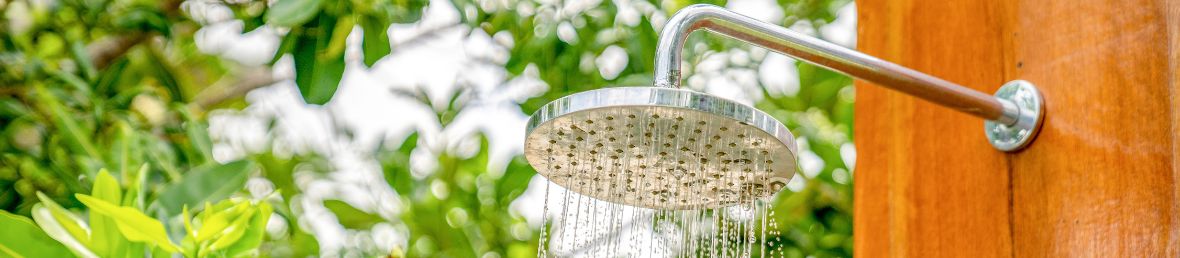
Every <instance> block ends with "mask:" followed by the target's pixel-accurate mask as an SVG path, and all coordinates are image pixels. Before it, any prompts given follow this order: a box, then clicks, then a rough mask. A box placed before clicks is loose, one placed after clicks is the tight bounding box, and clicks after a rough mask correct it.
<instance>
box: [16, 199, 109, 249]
mask: <svg viewBox="0 0 1180 258" xmlns="http://www.w3.org/2000/svg"><path fill="white" fill-rule="evenodd" d="M38 194H40V192H38ZM45 204H46V203H38V204H34V205H33V212H32V213H33V214H32V215H33V221H36V222H37V225H39V226H41V229H42V230H44V231H45V234H47V235H49V237H51V238H53V239H54V240H57V242H59V243H61V244H62V245H64V246H65V247H67V248H69V249H70V251H71V252H73V253H74V255H76V256H78V257H88V258H89V257H98V255H95V254H94V252H91V251H90V249H88V248H86V242H83V241H86V240H89V239H90V236H88V235H87V234H86V230H85V229H83V228H82V227H80V226H79V225H78V223H80V221H81V219H78V218H76V217H75V216H74V215H73V214H72V213H62V212H61V211H58V210H55V209H54V208H46V206H48V205H45ZM54 205H56V204H54ZM60 208H61V207H57V209H60Z"/></svg>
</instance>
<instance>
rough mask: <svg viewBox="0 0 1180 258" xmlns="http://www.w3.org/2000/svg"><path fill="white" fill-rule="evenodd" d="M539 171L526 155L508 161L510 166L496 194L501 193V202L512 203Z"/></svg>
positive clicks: (500, 181) (497, 187)
mask: <svg viewBox="0 0 1180 258" xmlns="http://www.w3.org/2000/svg"><path fill="white" fill-rule="evenodd" d="M536 174H537V171H536V170H533V166H531V165H529V163H528V161H526V160H525V159H524V157H520V156H517V157H515V158H513V159H512V161H511V162H510V163H508V168H507V169H506V170H505V171H504V176H503V177H501V178H500V180H498V181H499V185H497V186H496V194H497V195H499V196H498V197H497V199H498V200H499V201H500V203H511V202H512V200H515V199H516V197H519V196H520V195H521V194H523V193H524V191H525V189H527V188H528V186H529V181H530V180H531V179H532V178H533V175H536Z"/></svg>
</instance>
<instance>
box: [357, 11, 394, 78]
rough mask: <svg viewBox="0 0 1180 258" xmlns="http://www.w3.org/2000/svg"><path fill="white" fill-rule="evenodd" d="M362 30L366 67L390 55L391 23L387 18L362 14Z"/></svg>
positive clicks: (362, 46) (362, 45)
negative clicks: (389, 32) (389, 31)
mask: <svg viewBox="0 0 1180 258" xmlns="http://www.w3.org/2000/svg"><path fill="white" fill-rule="evenodd" d="M359 19H360V24H361V31H362V33H364V34H363V36H364V37H363V38H362V39H361V48H362V49H363V50H364V62H365V66H366V67H372V66H373V64H376V63H377V61H378V60H381V58H382V57H385V56H386V55H389V52H390V49H389V34H388V33H386V32H387V31H388V30H389V23H388V22H386V21H385V20H383V19H381V18H378V17H373V16H369V15H362V16H360V18H359Z"/></svg>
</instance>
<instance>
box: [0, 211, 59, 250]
mask: <svg viewBox="0 0 1180 258" xmlns="http://www.w3.org/2000/svg"><path fill="white" fill-rule="evenodd" d="M0 227H3V228H4V234H0V257H18V258H20V257H67V256H69V255H70V251H69V249H66V247H65V246H63V245H62V244H61V243H58V242H57V241H54V240H53V239H52V238H49V235H46V234H45V232H42V231H41V229H40V228H37V226H36V225H34V224H33V221H32V220H30V219H29V218H26V217H22V216H18V215H15V214H12V213H8V211H3V210H0Z"/></svg>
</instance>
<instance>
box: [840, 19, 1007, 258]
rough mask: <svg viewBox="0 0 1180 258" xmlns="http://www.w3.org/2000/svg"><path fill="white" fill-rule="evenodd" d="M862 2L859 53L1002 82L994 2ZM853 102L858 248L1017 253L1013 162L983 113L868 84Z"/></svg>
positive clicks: (968, 79) (981, 84)
mask: <svg viewBox="0 0 1180 258" xmlns="http://www.w3.org/2000/svg"><path fill="white" fill-rule="evenodd" d="M857 5H858V6H857V7H858V11H859V21H858V23H859V24H860V27H859V39H858V41H859V42H860V43H859V48H860V50H861V51H864V52H867V53H869V54H871V55H875V56H877V57H880V58H882V59H885V60H890V61H893V62H897V63H899V64H902V65H905V66H908V67H910V68H914V69H916V70H919V71H923V72H927V73H930V74H932V75H935V76H938V77H941V78H944V79H947V80H950V81H953V82H959V83H962V84H964V85H969V86H973V87H975V88H976V89H978V90H981V91H984V92H992V91H994V90H995V89H996V88H998V86H999V85H1001V84H1002V83H1003V82H1004V80H1005V76H1004V75H1003V73H1002V72H1001V71H1002V70H1003V66H1004V65H1005V64H1004V63H1003V60H1004V59H1003V58H1002V57H1003V56H1004V54H1005V53H1004V52H1003V50H1004V48H1003V47H1002V46H1001V44H997V40H996V39H1000V38H1003V37H1004V36H1005V35H1002V34H1001V32H1002V31H1003V30H1002V29H1003V28H1001V27H999V23H998V22H997V21H998V19H997V17H998V15H997V14H998V13H999V12H1000V11H1001V10H1000V9H999V5H998V4H996V3H992V2H991V1H919V0H904V1H859V2H857ZM936 17H937V18H938V19H932V18H936ZM856 110H857V112H856V123H855V125H854V126H855V128H854V129H855V140H856V143H857V149H858V153H859V154H858V155H857V157H858V160H857V163H856V164H857V166H856V167H857V168H856V169H857V170H856V174H855V180H856V186H855V187H856V189H855V193H854V195H855V196H854V198H855V199H854V202H855V207H856V210H855V217H854V219H855V228H854V230H855V232H854V233H855V234H854V237H855V239H854V240H853V243H854V244H855V249H856V250H855V252H856V255H858V256H868V257H873V256H879V255H880V256H884V255H886V254H888V255H889V256H899V257H900V256H934V257H940V256H963V255H970V256H984V257H994V256H1008V255H1009V254H1011V252H1012V251H1011V249H1012V245H1011V243H1012V240H1011V238H1010V237H1011V233H1010V227H1009V225H1010V223H1009V216H1008V214H1009V209H1008V208H1009V207H1008V204H1009V179H1008V173H1007V167H1008V164H1007V163H1006V160H1005V158H1004V157H1005V154H1003V153H1000V152H996V151H993V150H992V148H991V146H990V145H988V143H987V140H986V138H985V137H984V135H983V129H982V127H983V122H982V121H981V120H979V119H977V118H974V117H971V116H968V115H965V114H960V113H957V112H956V111H953V110H950V109H947V108H942V107H939V106H937V105H934V104H931V103H928V102H925V101H922V100H917V99H914V98H912V97H909V96H906V95H903V94H899V93H896V92H892V91H888V90H885V89H883V88H881V87H877V86H875V85H870V84H867V83H864V82H858V86H857V102H856ZM967 234H970V235H971V236H973V237H963V236H965V235H967Z"/></svg>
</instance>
